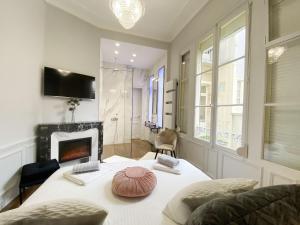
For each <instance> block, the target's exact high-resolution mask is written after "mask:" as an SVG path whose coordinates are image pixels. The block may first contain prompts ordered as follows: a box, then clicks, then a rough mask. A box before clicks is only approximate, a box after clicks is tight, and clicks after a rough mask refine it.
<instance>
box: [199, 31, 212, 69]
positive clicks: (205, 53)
mask: <svg viewBox="0 0 300 225" xmlns="http://www.w3.org/2000/svg"><path fill="white" fill-rule="evenodd" d="M212 63H213V36H212V35H211V36H209V37H208V38H206V39H205V40H204V41H202V42H201V43H200V44H199V47H198V50H197V74H200V73H203V72H205V71H208V70H212Z"/></svg>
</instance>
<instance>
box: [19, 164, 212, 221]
mask: <svg viewBox="0 0 300 225" xmlns="http://www.w3.org/2000/svg"><path fill="white" fill-rule="evenodd" d="M155 162H156V161H155V160H139V161H128V162H113V163H103V164H101V168H102V170H103V171H105V172H103V175H101V176H100V177H99V178H98V179H97V180H95V181H93V182H92V183H89V184H88V185H87V186H79V185H76V184H74V183H72V182H70V181H68V180H66V179H64V178H63V173H64V172H65V171H68V170H71V167H65V168H62V169H60V170H58V171H57V172H56V173H54V174H53V175H52V176H51V177H50V178H49V179H48V180H47V181H46V182H45V183H44V184H43V185H41V187H40V188H39V189H38V190H37V191H36V192H35V193H34V194H33V195H32V196H30V198H29V199H27V201H25V202H24V204H23V206H28V205H31V204H35V203H40V202H45V201H50V200H58V199H68V198H79V199H84V200H87V201H91V202H94V203H96V204H99V205H100V206H102V207H104V208H105V209H106V210H107V211H108V216H107V218H106V220H105V223H104V224H105V225H175V223H174V222H173V221H171V220H170V219H168V218H167V217H166V216H165V215H164V214H163V213H162V211H163V209H164V207H165V206H166V204H167V203H168V201H169V200H170V199H171V198H172V197H173V196H174V195H175V194H176V193H177V191H179V190H180V189H182V188H183V187H185V186H187V185H189V184H191V183H193V182H196V181H202V180H210V178H209V177H208V176H207V175H205V174H204V173H203V172H202V171H201V170H199V169H197V168H196V167H194V166H193V165H192V164H190V163H189V162H187V161H185V160H182V159H181V160H180V165H179V167H180V169H181V171H182V174H181V175H175V174H170V173H166V172H161V171H157V170H152V166H153V164H154V163H155ZM129 166H143V167H146V168H148V169H150V170H152V171H153V172H154V173H155V175H156V177H157V186H156V187H155V189H154V191H153V192H152V194H151V195H149V196H148V197H146V198H142V199H126V198H120V197H117V196H115V195H114V194H113V193H112V192H111V182H112V178H113V175H114V174H115V173H116V172H117V171H119V170H121V169H124V168H126V167H129Z"/></svg>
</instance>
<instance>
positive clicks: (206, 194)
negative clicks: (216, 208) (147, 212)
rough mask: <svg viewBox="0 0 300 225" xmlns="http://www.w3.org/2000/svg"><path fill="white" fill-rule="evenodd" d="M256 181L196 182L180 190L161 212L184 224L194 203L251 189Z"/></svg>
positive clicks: (222, 180)
mask: <svg viewBox="0 0 300 225" xmlns="http://www.w3.org/2000/svg"><path fill="white" fill-rule="evenodd" d="M257 183H258V182H257V181H254V180H250V179H243V178H234V179H219V180H210V181H200V182H196V183H193V184H191V185H189V186H187V187H185V188H183V189H182V190H180V191H179V192H178V193H177V194H176V195H175V196H174V197H173V199H171V200H170V201H169V202H168V204H167V205H166V207H165V209H164V211H163V213H164V214H165V215H166V216H167V217H169V218H170V219H171V220H173V221H174V222H176V223H178V224H185V223H186V222H187V220H188V218H189V217H190V215H191V214H192V209H193V208H194V205H195V204H198V206H200V205H202V204H204V203H206V202H208V201H210V200H212V199H214V198H217V197H221V196H224V195H229V194H235V193H240V192H244V191H247V190H251V189H253V187H254V186H255V185H256V184H257ZM187 203H188V204H187ZM191 206H193V207H191Z"/></svg>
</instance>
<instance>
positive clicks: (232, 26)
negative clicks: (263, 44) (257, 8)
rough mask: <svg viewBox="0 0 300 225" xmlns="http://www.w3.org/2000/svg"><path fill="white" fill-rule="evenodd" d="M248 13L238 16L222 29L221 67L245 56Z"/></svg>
mask: <svg viewBox="0 0 300 225" xmlns="http://www.w3.org/2000/svg"><path fill="white" fill-rule="evenodd" d="M245 43H246V13H245V12H244V13H242V14H241V15H239V16H237V17H236V18H234V19H233V20H231V21H230V22H228V23H227V24H225V25H224V26H223V27H222V28H221V41H220V52H219V65H222V64H224V63H226V62H229V61H231V60H234V59H237V58H239V57H242V56H244V55H245Z"/></svg>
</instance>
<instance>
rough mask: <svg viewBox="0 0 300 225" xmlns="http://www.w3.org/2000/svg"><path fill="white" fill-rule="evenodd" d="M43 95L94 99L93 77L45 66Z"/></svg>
mask: <svg viewBox="0 0 300 225" xmlns="http://www.w3.org/2000/svg"><path fill="white" fill-rule="evenodd" d="M44 95H46V96H61V97H70V98H80V99H95V77H91V76H87V75H83V74H78V73H73V72H70V71H66V70H61V69H54V68H50V67H45V68H44Z"/></svg>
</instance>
